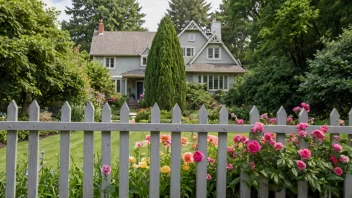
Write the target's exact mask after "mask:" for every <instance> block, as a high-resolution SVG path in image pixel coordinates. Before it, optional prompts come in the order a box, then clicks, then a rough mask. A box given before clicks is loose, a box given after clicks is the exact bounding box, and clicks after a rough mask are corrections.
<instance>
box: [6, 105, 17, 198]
mask: <svg viewBox="0 0 352 198" xmlns="http://www.w3.org/2000/svg"><path fill="white" fill-rule="evenodd" d="M17 119H18V107H17V104H16V102H15V101H14V100H13V101H12V102H11V103H10V105H9V106H8V107H7V120H9V121H17ZM17 137H18V133H17V131H8V133H7V149H6V192H5V197H8V198H15V197H16V164H17Z"/></svg>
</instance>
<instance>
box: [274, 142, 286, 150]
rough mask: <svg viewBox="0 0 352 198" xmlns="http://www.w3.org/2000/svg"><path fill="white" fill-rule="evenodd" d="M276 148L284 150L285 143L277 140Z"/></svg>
mask: <svg viewBox="0 0 352 198" xmlns="http://www.w3.org/2000/svg"><path fill="white" fill-rule="evenodd" d="M274 148H275V150H277V151H282V149H284V145H283V144H282V143H281V142H277V143H275V144H274Z"/></svg>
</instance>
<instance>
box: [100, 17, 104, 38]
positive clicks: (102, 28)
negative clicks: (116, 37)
mask: <svg viewBox="0 0 352 198" xmlns="http://www.w3.org/2000/svg"><path fill="white" fill-rule="evenodd" d="M103 34H104V23H103V19H100V20H99V35H103Z"/></svg>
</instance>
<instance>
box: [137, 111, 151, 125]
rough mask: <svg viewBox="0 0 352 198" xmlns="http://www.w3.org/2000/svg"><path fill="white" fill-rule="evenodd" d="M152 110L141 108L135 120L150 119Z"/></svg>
mask: <svg viewBox="0 0 352 198" xmlns="http://www.w3.org/2000/svg"><path fill="white" fill-rule="evenodd" d="M150 115H151V111H150V109H149V108H146V109H140V110H139V111H138V113H137V115H136V117H135V119H134V120H135V121H136V122H139V121H140V120H150Z"/></svg>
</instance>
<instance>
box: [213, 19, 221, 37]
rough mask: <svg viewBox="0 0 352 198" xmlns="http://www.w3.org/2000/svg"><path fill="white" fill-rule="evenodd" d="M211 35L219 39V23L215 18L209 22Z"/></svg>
mask: <svg viewBox="0 0 352 198" xmlns="http://www.w3.org/2000/svg"><path fill="white" fill-rule="evenodd" d="M211 33H212V34H214V33H216V34H217V35H218V36H219V37H220V39H221V23H220V22H219V21H216V19H215V18H214V19H213V20H212V21H211Z"/></svg>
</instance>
